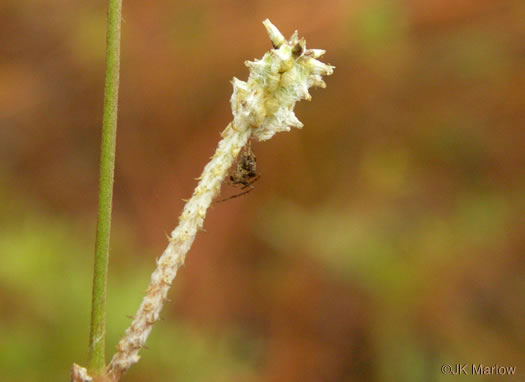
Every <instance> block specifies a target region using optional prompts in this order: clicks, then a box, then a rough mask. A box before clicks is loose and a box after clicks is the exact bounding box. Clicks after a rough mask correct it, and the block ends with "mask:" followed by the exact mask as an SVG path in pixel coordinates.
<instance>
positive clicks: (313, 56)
mask: <svg viewBox="0 0 525 382" xmlns="http://www.w3.org/2000/svg"><path fill="white" fill-rule="evenodd" d="M263 24H264V26H265V27H266V30H267V32H268V35H269V37H270V39H271V41H272V45H273V48H274V49H272V50H271V51H269V52H267V53H266V54H265V55H264V56H263V58H262V59H261V60H255V61H253V62H250V61H247V62H246V63H245V64H246V65H247V66H248V67H249V68H250V76H249V78H248V81H247V82H244V81H240V80H238V79H236V78H234V79H233V81H232V83H233V95H232V97H231V105H232V112H233V117H234V118H233V122H231V123H230V124H229V125H228V126H227V127H226V129H225V130H224V131H223V132H222V133H221V137H222V140H221V141H220V142H219V144H218V147H217V150H216V151H215V154H214V155H213V156H212V157H211V160H210V162H209V163H208V164H207V165H206V166H205V167H204V170H203V172H202V174H201V176H200V177H199V178H198V179H199V184H198V185H197V187H196V188H195V190H194V192H193V195H192V197H191V198H190V200H188V201H187V203H186V205H185V206H184V210H183V212H182V214H181V216H180V217H179V225H178V226H177V228H175V230H173V232H172V233H171V235H170V238H169V244H168V247H167V248H166V250H165V251H164V253H163V254H162V256H161V257H160V258H159V259H158V260H157V268H156V269H155V271H154V272H153V273H152V275H151V280H150V284H149V286H148V289H147V290H146V295H145V296H144V299H143V300H142V303H141V305H140V307H139V309H138V311H137V313H136V314H135V316H134V318H133V321H132V323H131V325H130V327H129V328H128V329H127V330H126V333H125V335H124V336H123V337H122V339H121V340H120V342H119V343H118V345H117V352H116V354H115V355H114V356H113V358H112V360H111V362H110V364H109V365H108V367H107V369H106V376H107V377H108V378H109V379H110V380H111V381H118V380H119V379H120V377H121V376H122V375H123V374H124V373H125V372H126V371H127V370H128V369H129V368H130V367H131V366H132V365H133V364H134V363H136V362H138V360H139V359H140V357H139V355H138V353H139V351H140V349H142V348H143V347H144V345H145V343H146V340H147V338H148V336H149V334H150V332H151V329H152V326H153V324H154V323H155V322H156V321H157V320H158V319H159V314H160V311H161V310H162V306H163V303H164V301H165V300H166V297H167V295H168V291H169V288H170V286H171V283H172V282H173V279H174V278H175V276H176V274H177V271H178V270H179V268H180V267H181V266H182V265H183V264H184V260H185V257H186V254H187V253H188V251H189V250H190V248H191V245H192V244H193V241H194V240H195V236H196V234H197V232H198V231H199V230H201V229H202V226H203V224H204V218H205V217H206V212H207V210H208V208H209V207H210V205H211V203H212V202H213V200H214V199H215V197H216V196H217V195H218V194H219V192H220V188H221V184H222V182H223V181H224V179H225V177H226V176H227V174H228V170H229V169H230V167H231V165H232V164H233V162H234V161H235V158H236V157H237V155H238V154H239V152H240V151H241V149H242V148H243V147H244V146H245V145H246V144H247V142H248V140H249V139H250V138H254V139H257V140H259V141H264V140H267V139H269V138H271V137H272V136H273V135H274V134H275V133H277V132H279V131H289V130H290V128H291V127H297V128H301V127H302V126H303V125H302V123H301V122H300V121H299V120H298V119H297V118H296V116H295V114H294V112H293V109H294V107H295V104H296V102H297V101H299V100H301V99H307V100H310V99H311V97H310V94H309V93H308V88H310V87H312V86H319V87H325V86H326V84H325V83H324V82H323V80H322V78H321V77H322V76H323V75H330V74H332V72H333V67H332V66H330V65H326V64H323V63H322V62H320V61H318V60H317V58H319V57H320V56H321V55H323V54H324V53H325V52H324V51H323V50H320V49H306V43H305V41H304V39H299V38H298V35H297V32H295V33H294V34H293V35H292V37H291V38H290V39H289V40H286V39H285V38H284V36H283V35H282V34H281V33H280V32H279V30H278V29H277V28H276V27H275V26H274V25H273V24H272V23H271V22H270V21H269V20H265V21H264V22H263ZM76 371H77V373H78V374H79V375H80V374H81V373H83V372H85V369H83V368H81V367H77V369H76ZM82 378H89V376H85V375H82ZM80 380H82V381H88V380H87V379H79V381H80Z"/></svg>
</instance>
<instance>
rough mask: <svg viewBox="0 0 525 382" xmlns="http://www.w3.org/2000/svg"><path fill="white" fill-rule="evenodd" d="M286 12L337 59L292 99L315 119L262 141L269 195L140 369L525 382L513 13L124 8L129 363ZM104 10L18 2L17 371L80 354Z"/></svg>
mask: <svg viewBox="0 0 525 382" xmlns="http://www.w3.org/2000/svg"><path fill="white" fill-rule="evenodd" d="M266 17H269V18H270V19H271V20H272V22H274V23H275V24H276V25H277V26H278V27H279V28H280V29H281V30H282V31H283V32H284V33H285V35H290V34H291V33H292V32H293V30H294V29H296V28H297V29H299V34H300V35H303V36H305V38H306V40H307V43H308V46H309V47H314V48H323V49H326V50H327V54H326V57H325V58H324V61H326V62H328V63H330V64H333V65H335V66H336V71H335V73H334V75H333V76H332V77H330V78H328V79H327V84H328V87H327V89H323V90H316V91H313V94H312V95H313V101H312V102H311V103H306V102H303V103H300V104H299V105H298V106H297V108H296V109H297V115H298V117H299V118H300V119H301V121H302V122H303V123H304V124H305V127H304V129H303V130H302V131H294V132H292V133H289V134H281V135H279V136H276V137H275V138H274V139H272V140H271V141H269V142H266V143H264V144H258V143H254V144H253V146H252V148H253V150H254V151H255V153H256V154H257V156H258V158H257V159H258V161H257V163H258V169H259V170H260V172H261V174H262V177H261V179H260V180H259V181H258V182H257V183H256V189H255V190H254V191H253V192H251V193H249V194H248V195H246V196H244V197H242V198H237V199H233V200H232V201H229V202H227V203H223V204H220V205H216V206H214V207H213V208H212V209H211V210H210V211H209V214H208V217H207V221H206V227H205V228H206V229H207V232H206V233H202V234H200V235H199V236H198V238H197V240H196V241H195V244H194V246H193V248H192V250H191V252H190V253H189V254H188V258H187V263H186V265H185V266H184V267H183V268H182V269H181V270H180V272H179V274H178V275H177V278H176V280H175V283H174V287H173V290H172V292H171V294H170V297H171V299H172V302H171V303H169V304H167V305H166V307H165V310H164V312H163V318H164V320H162V321H161V322H160V323H158V324H157V325H156V326H155V328H154V329H153V332H152V335H151V337H150V339H149V340H148V347H149V349H145V350H144V351H142V352H141V355H142V357H143V359H142V360H141V362H139V363H138V364H137V365H136V366H134V367H133V368H132V369H131V370H130V371H129V373H128V374H127V375H126V376H125V377H124V379H123V380H126V381H156V380H158V381H161V380H178V381H247V382H250V381H254V382H255V381H261V382H262V381H286V382H288V381H292V382H294V381H301V382H305V381H306V382H309V381H312V382H314V381H315V382H317V381H353V382H355V381H366V382H374V381H378V382H390V381H393V382H394V381H395V382H397V381H425V382H427V381H448V380H449V379H451V378H453V377H451V376H447V375H442V374H441V372H440V367H441V365H442V364H444V363H448V364H453V365H454V364H460V363H477V364H479V363H485V364H487V365H493V364H500V365H508V366H516V367H517V368H518V376H517V377H516V379H515V380H520V379H523V375H524V374H523V373H524V371H525V364H524V363H523V359H524V358H523V349H524V348H525V337H524V336H523V333H524V332H525V305H524V304H523V299H524V296H525V262H524V260H523V253H524V251H525V240H524V238H525V232H524V224H523V216H524V213H525V199H524V198H523V196H524V195H525V181H524V179H525V153H524V145H523V142H525V130H524V129H523V127H524V126H525V97H523V89H524V88H525V51H524V49H523V47H524V46H525V23H523V20H524V19H525V3H524V2H523V1H515V0H500V1H492V0H479V1H466V2H464V1H459V2H458V1H453V0H426V1H416V0H370V1H368V0H366V1H365V0H358V1H352V2H346V1H340V0H329V1H324V2H308V1H302V2H299V1H288V2H282V1H281V2H278V3H276V2H268V1H266V2H263V1H253V2H239V1H234V0H228V1H225V2H220V3H218V2H210V1H198V2H193V3H191V4H190V3H181V2H175V3H174V2H168V1H162V0H159V1H153V2H149V3H148V4H147V6H144V4H142V3H125V5H124V23H123V26H122V36H123V45H122V73H121V89H120V97H121V98H120V109H119V132H118V140H117V146H118V149H117V168H116V182H115V202H114V222H113V227H114V229H113V240H112V248H111V261H110V279H109V296H108V329H107V331H108V338H107V347H108V357H109V356H111V354H112V351H113V349H114V346H115V344H116V343H117V341H118V339H119V337H120V336H121V335H122V333H123V331H124V330H125V328H126V326H127V325H128V324H129V322H130V319H129V318H128V317H127V316H128V315H132V314H133V313H134V311H135V310H136V309H137V307H138V304H139V302H140V299H141V297H142V294H143V291H144V289H145V288H146V285H147V282H148V278H149V273H150V272H151V271H152V269H153V266H154V260H155V258H156V257H158V256H159V255H160V253H161V252H162V250H163V249H164V246H165V245H166V233H167V232H169V231H170V230H171V229H172V228H173V227H174V225H175V224H176V222H177V216H178V214H179V213H180V211H181V208H182V206H183V202H182V201H181V198H186V197H188V195H190V194H191V192H192V189H193V187H194V186H195V181H194V178H195V177H197V176H198V175H199V173H200V171H201V169H202V167H203V165H204V164H205V163H206V161H207V158H208V157H209V156H210V155H211V154H212V152H213V150H214V148H215V145H216V143H217V140H218V138H219V134H218V133H219V132H220V131H221V130H222V129H223V128H224V126H226V124H227V123H228V122H229V121H230V118H231V112H230V110H229V104H228V99H229V97H230V95H231V85H230V84H229V81H230V80H231V78H232V77H233V76H236V77H238V78H241V79H245V78H246V76H247V72H248V71H247V69H246V68H244V66H243V65H242V63H243V62H244V60H247V59H252V58H253V57H260V56H262V54H263V53H264V52H265V51H266V50H267V49H269V48H270V44H269V42H268V41H267V37H266V36H265V32H264V29H263V27H262V26H261V24H260V22H261V21H262V20H263V19H264V18H266ZM104 18H105V9H104V4H103V3H89V4H88V3H85V4H83V3H76V2H60V1H49V0H38V1H32V2H16V1H7V2H1V3H0V36H2V37H5V38H3V39H2V41H3V43H2V44H0V182H2V183H1V184H0V227H1V228H2V229H1V230H0V253H1V254H2V266H0V306H1V307H2V313H3V314H2V316H1V317H0V338H1V339H2V345H3V346H4V349H5V351H4V352H3V354H4V356H3V357H0V380H2V381H6V382H12V381H16V382H19V381H20V382H21V381H24V382H25V381H49V380H65V379H67V373H68V369H69V367H70V365H71V364H72V363H73V362H77V363H80V364H83V363H84V361H85V356H86V352H87V336H88V321H89V308H90V307H89V301H90V283H91V266H92V263H91V262H92V259H91V257H92V252H93V245H94V244H93V239H94V219H95V214H96V195H97V190H96V188H97V184H96V181H97V163H98V162H97V160H98V159H97V158H98V145H99V142H98V139H99V134H100V132H99V128H100V120H101V112H102V100H103V98H102V97H103V76H104V22H105V21H104ZM236 191H237V190H235V189H231V188H228V187H225V188H224V196H227V195H231V194H233V193H235V192H236ZM504 378H506V377H501V376H488V377H486V378H484V379H483V380H487V381H501V380H507V379H504ZM462 379H464V380H471V379H472V380H478V379H474V377H472V376H468V377H462ZM479 380H481V379H479ZM508 380H513V379H512V378H508Z"/></svg>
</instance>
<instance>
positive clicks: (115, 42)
mask: <svg viewBox="0 0 525 382" xmlns="http://www.w3.org/2000/svg"><path fill="white" fill-rule="evenodd" d="M121 11H122V0H109V2H108V15H107V25H108V26H107V37H106V81H105V87H104V117H103V123H102V143H101V152H100V180H99V195H98V198H99V199H98V215H97V234H96V244H95V266H94V275H93V291H92V310H91V326H90V334H89V351H88V369H89V371H90V373H92V374H93V375H100V374H103V373H104V368H105V366H106V365H105V346H106V341H105V337H106V289H107V270H108V258H109V240H110V233H111V232H110V231H111V205H112V198H113V174H114V169H115V145H116V138H117V108H118V87H119V67H120V24H121Z"/></svg>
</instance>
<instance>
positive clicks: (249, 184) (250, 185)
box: [241, 175, 261, 190]
mask: <svg viewBox="0 0 525 382" xmlns="http://www.w3.org/2000/svg"><path fill="white" fill-rule="evenodd" d="M260 177H261V176H260V175H257V176H256V177H255V178H253V179H252V180H250V181H249V182H246V183H245V184H244V186H242V187H241V190H244V189H246V188H248V187H251V188H253V186H252V184H254V183H255V182H256V181H257V180H259V178H260Z"/></svg>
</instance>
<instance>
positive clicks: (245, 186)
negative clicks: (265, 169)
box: [214, 175, 261, 203]
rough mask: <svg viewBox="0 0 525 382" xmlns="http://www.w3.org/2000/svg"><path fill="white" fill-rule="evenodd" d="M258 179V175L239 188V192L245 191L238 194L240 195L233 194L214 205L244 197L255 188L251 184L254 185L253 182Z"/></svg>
mask: <svg viewBox="0 0 525 382" xmlns="http://www.w3.org/2000/svg"><path fill="white" fill-rule="evenodd" d="M260 177H261V176H260V175H257V176H256V177H255V178H253V179H252V180H251V181H250V182H246V184H245V185H244V186H243V187H242V188H241V190H245V191H243V192H240V193H238V194H235V195H232V196H229V197H227V198H224V199H220V200H216V201H215V202H214V203H221V202H225V201H227V200H230V199H234V198H238V197H239V196H243V195H246V194H247V193H248V192H251V191H253V190H255V187H254V186H253V183H255V181H256V180H257V179H259V178H260Z"/></svg>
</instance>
